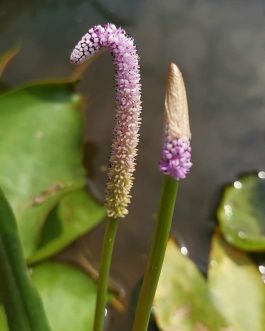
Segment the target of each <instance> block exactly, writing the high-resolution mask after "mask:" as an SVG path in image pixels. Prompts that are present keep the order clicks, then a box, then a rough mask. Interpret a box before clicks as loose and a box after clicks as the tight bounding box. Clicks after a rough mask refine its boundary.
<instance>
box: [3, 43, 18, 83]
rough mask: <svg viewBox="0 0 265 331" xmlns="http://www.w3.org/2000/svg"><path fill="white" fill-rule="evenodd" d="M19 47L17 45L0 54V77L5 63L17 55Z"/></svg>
mask: <svg viewBox="0 0 265 331" xmlns="http://www.w3.org/2000/svg"><path fill="white" fill-rule="evenodd" d="M20 49H21V46H20V45H17V46H15V47H13V48H12V49H10V50H9V51H7V52H6V53H4V54H2V55H1V56H0V78H1V76H2V74H3V72H4V70H5V68H6V67H7V65H8V64H9V63H10V62H11V61H12V60H13V58H14V57H15V56H16V55H17V53H18V52H19V51H20Z"/></svg>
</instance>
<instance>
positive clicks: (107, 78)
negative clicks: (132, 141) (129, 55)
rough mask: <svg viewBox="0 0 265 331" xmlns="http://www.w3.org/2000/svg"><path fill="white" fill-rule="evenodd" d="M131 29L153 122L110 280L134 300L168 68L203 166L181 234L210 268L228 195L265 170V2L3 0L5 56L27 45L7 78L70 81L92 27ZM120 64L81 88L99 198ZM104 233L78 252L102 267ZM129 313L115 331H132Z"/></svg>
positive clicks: (195, 176)
mask: <svg viewBox="0 0 265 331" xmlns="http://www.w3.org/2000/svg"><path fill="white" fill-rule="evenodd" d="M106 21H112V22H113V23H116V24H122V25H123V27H125V28H126V29H127V31H128V32H129V33H130V34H131V35H132V36H133V37H134V38H135V40H136V43H137V45H138V49H139V53H140V57H141V65H142V75H143V78H142V83H143V123H142V128H141V143H140V147H139V158H138V165H137V173H136V181H135V186H134V190H133V202H132V205H131V210H130V215H129V217H128V218H127V219H126V220H124V221H122V223H121V226H120V230H119V235H118V242H117V245H116V249H115V255H114V263H113V270H112V276H113V279H114V280H115V281H117V282H118V283H121V284H122V285H123V287H124V289H125V292H126V298H127V299H128V298H129V297H130V293H131V291H132V289H133V288H134V287H135V285H136V284H137V282H138V281H139V279H140V277H141V275H142V273H143V268H144V265H145V259H146V252H147V248H148V245H149V243H150V237H151V233H152V230H153V226H154V221H155V213H156V211H157V204H158V201H159V195H160V187H161V175H160V173H159V172H158V162H159V155H160V148H161V132H162V120H163V102H164V93H165V82H166V71H167V65H168V63H169V62H170V61H174V62H175V63H177V64H178V65H179V67H180V69H181V70H182V72H183V75H184V78H185V82H186V86H187V94H188V97H189V106H190V118H191V128H192V138H193V140H192V146H193V163H194V167H193V170H192V174H191V176H190V177H189V178H188V179H187V180H185V182H183V183H182V185H181V188H180V193H179V198H178V201H177V206H176V213H175V222H174V227H173V234H174V235H175V236H177V237H178V238H179V240H180V241H181V242H182V243H183V244H185V245H186V246H187V248H188V250H189V252H190V255H191V257H192V258H193V259H194V260H195V261H196V262H197V263H198V264H199V265H200V266H201V267H202V269H203V268H205V265H206V263H207V254H208V249H209V243H210V233H211V231H212V228H213V220H214V215H213V206H214V205H215V203H216V199H217V197H218V194H219V189H220V187H221V186H222V185H223V184H224V183H226V182H227V181H232V180H234V179H235V178H236V176H237V174H238V173H239V172H244V171H248V170H253V169H264V168H265V153H264V140H265V93H264V90H265V33H264V31H265V2H264V1H262V0H253V1H248V0H234V1H231V0H223V1H217V0H201V1H199V0H197V1H196V0H169V1H159V0H153V1H151V0H143V1H140V0H137V1H129V0H126V1H121V0H114V1H106V0H105V1H103V0H101V1H97V0H90V1H84V0H75V1H74V0H68V1H67V0H60V1H59V0H57V1H53V0H46V1H33V0H28V1H24V2H23V3H22V1H19V0H16V1H15V0H13V1H10V0H4V1H3V0H0V40H1V43H0V51H4V50H6V49H8V48H9V47H12V46H13V45H14V43H16V42H17V41H20V40H21V41H22V42H23V48H22V51H21V52H20V54H19V56H17V58H16V59H15V61H14V62H13V64H12V66H10V68H9V69H8V70H7V72H6V74H5V76H4V82H5V84H6V85H10V86H14V85H18V84H21V83H24V82H27V81H31V80H35V79H40V78H41V79H43V78H54V77H67V76H68V75H69V74H70V73H71V72H72V70H73V68H72V66H71V65H70V64H69V62H68V58H69V54H70V52H71V49H72V48H73V46H74V45H75V43H76V42H77V41H78V40H79V38H80V37H81V36H82V35H83V34H84V33H85V32H86V30H87V29H88V28H89V27H90V26H92V25H93V24H99V23H105V22H106ZM112 76H113V68H112V64H111V60H110V56H109V54H107V53H106V54H103V55H102V56H101V57H99V58H98V59H97V60H96V61H95V62H94V63H93V64H92V66H91V67H90V68H89V71H88V72H87V74H86V75H85V77H84V80H83V81H82V83H81V85H80V89H81V91H82V92H83V93H85V94H86V95H87V96H88V97H89V107H88V109H87V112H88V113H87V114H88V115H87V117H88V124H87V138H88V139H89V140H90V141H92V142H94V143H95V144H96V145H97V146H98V152H97V155H96V157H95V160H94V169H95V175H96V178H97V179H96V180H95V181H94V182H93V185H94V186H95V190H97V191H98V192H99V194H101V195H103V192H104V182H105V173H104V169H105V166H106V164H107V162H108V161H107V158H108V153H109V148H110V141H111V130H112V128H111V124H112V123H113V117H114V116H113V115H114V100H113V99H114V94H113V89H112V86H113V82H112ZM102 229H103V227H101V228H99V229H98V230H96V231H94V232H93V233H92V234H89V235H88V236H87V237H85V238H83V239H82V240H81V241H80V242H79V243H77V244H75V245H73V246H72V248H71V250H72V251H73V252H77V251H79V250H80V247H81V248H82V249H83V248H84V247H86V256H87V257H89V258H90V259H91V260H92V262H93V261H94V263H95V264H96V261H97V257H98V254H99V242H100V240H101V235H102ZM129 329H130V321H129V319H128V318H127V316H125V315H121V316H120V317H119V318H116V319H115V318H114V319H113V321H112V324H111V327H110V330H111V331H112V330H113V331H118V330H123V331H124V330H129Z"/></svg>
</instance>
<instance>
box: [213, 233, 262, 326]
mask: <svg viewBox="0 0 265 331" xmlns="http://www.w3.org/2000/svg"><path fill="white" fill-rule="evenodd" d="M209 266H210V267H209V280H208V283H209V288H210V291H211V295H212V298H213V301H214V303H215V306H216V308H217V309H218V310H219V311H220V312H221V313H222V314H223V316H224V317H225V318H226V319H227V320H228V321H229V322H230V323H231V325H233V326H234V330H236V331H246V330H251V331H264V330H265V314H264V312H265V285H264V284H263V282H262V279H261V275H260V273H259V272H258V268H257V266H256V265H255V264H254V263H253V262H252V261H251V260H250V258H249V257H248V256H247V255H246V254H244V253H243V252H241V251H239V250H237V249H235V248H233V247H232V246H230V245H228V244H227V243H226V242H225V240H224V239H222V238H221V236H219V235H215V236H214V238H213V241H212V249H211V257H210V264H209Z"/></svg>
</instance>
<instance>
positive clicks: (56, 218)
mask: <svg viewBox="0 0 265 331" xmlns="http://www.w3.org/2000/svg"><path fill="white" fill-rule="evenodd" d="M104 216H105V209H104V207H103V206H102V205H100V204H99V203H98V202H96V201H95V200H94V199H93V198H92V197H91V196H90V195H89V193H88V192H87V191H86V190H79V191H75V192H72V193H69V194H67V195H66V196H65V197H63V198H62V199H61V201H60V202H59V205H58V206H57V207H56V208H55V209H54V210H53V211H52V212H51V213H50V214H49V216H48V218H47V220H46V223H45V225H44V227H43V231H42V238H41V242H40V245H39V247H38V250H37V252H36V254H35V255H34V256H33V257H32V258H31V259H30V262H36V261H39V260H41V259H44V258H47V257H48V256H51V255H53V254H54V253H57V252H58V251H59V250H61V249H62V248H64V247H65V246H67V245H69V244H70V243H71V242H72V241H74V240H75V239H76V238H78V237H80V236H81V235H83V234H85V233H86V232H87V231H89V230H91V229H92V228H93V227H95V226H96V225H97V224H98V223H99V222H101V221H102V220H103V218H104Z"/></svg>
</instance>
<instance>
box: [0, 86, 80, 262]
mask: <svg viewBox="0 0 265 331" xmlns="http://www.w3.org/2000/svg"><path fill="white" fill-rule="evenodd" d="M73 90H74V84H73V83H61V82H57V83H42V84H37V85H30V86H26V87H23V88H21V89H18V90H13V91H11V92H8V93H5V94H2V95H1V96H0V153H1V158H0V186H2V187H3V189H4V191H5V192H6V194H7V198H8V200H9V201H10V204H11V206H12V208H13V210H14V213H15V215H16V219H17V221H18V229H19V234H20V236H21V240H22V244H23V248H24V252H25V255H26V257H27V258H28V257H30V256H32V255H33V254H34V252H35V250H36V247H37V245H38V242H39V239H40V233H41V229H42V226H43V223H44V220H45V218H46V216H47V215H48V213H49V212H50V211H51V210H52V209H53V208H54V206H55V205H56V204H57V203H58V201H59V199H60V198H61V197H62V196H63V195H65V194H66V193H67V192H71V191H74V190H76V189H79V188H82V187H84V185H85V171H84V168H83V166H82V149H81V141H82V135H83V124H82V122H83V121H82V116H81V114H80V112H79V111H78V110H79V108H80V103H81V98H80V95H79V94H76V93H75V92H74V91H73Z"/></svg>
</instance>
